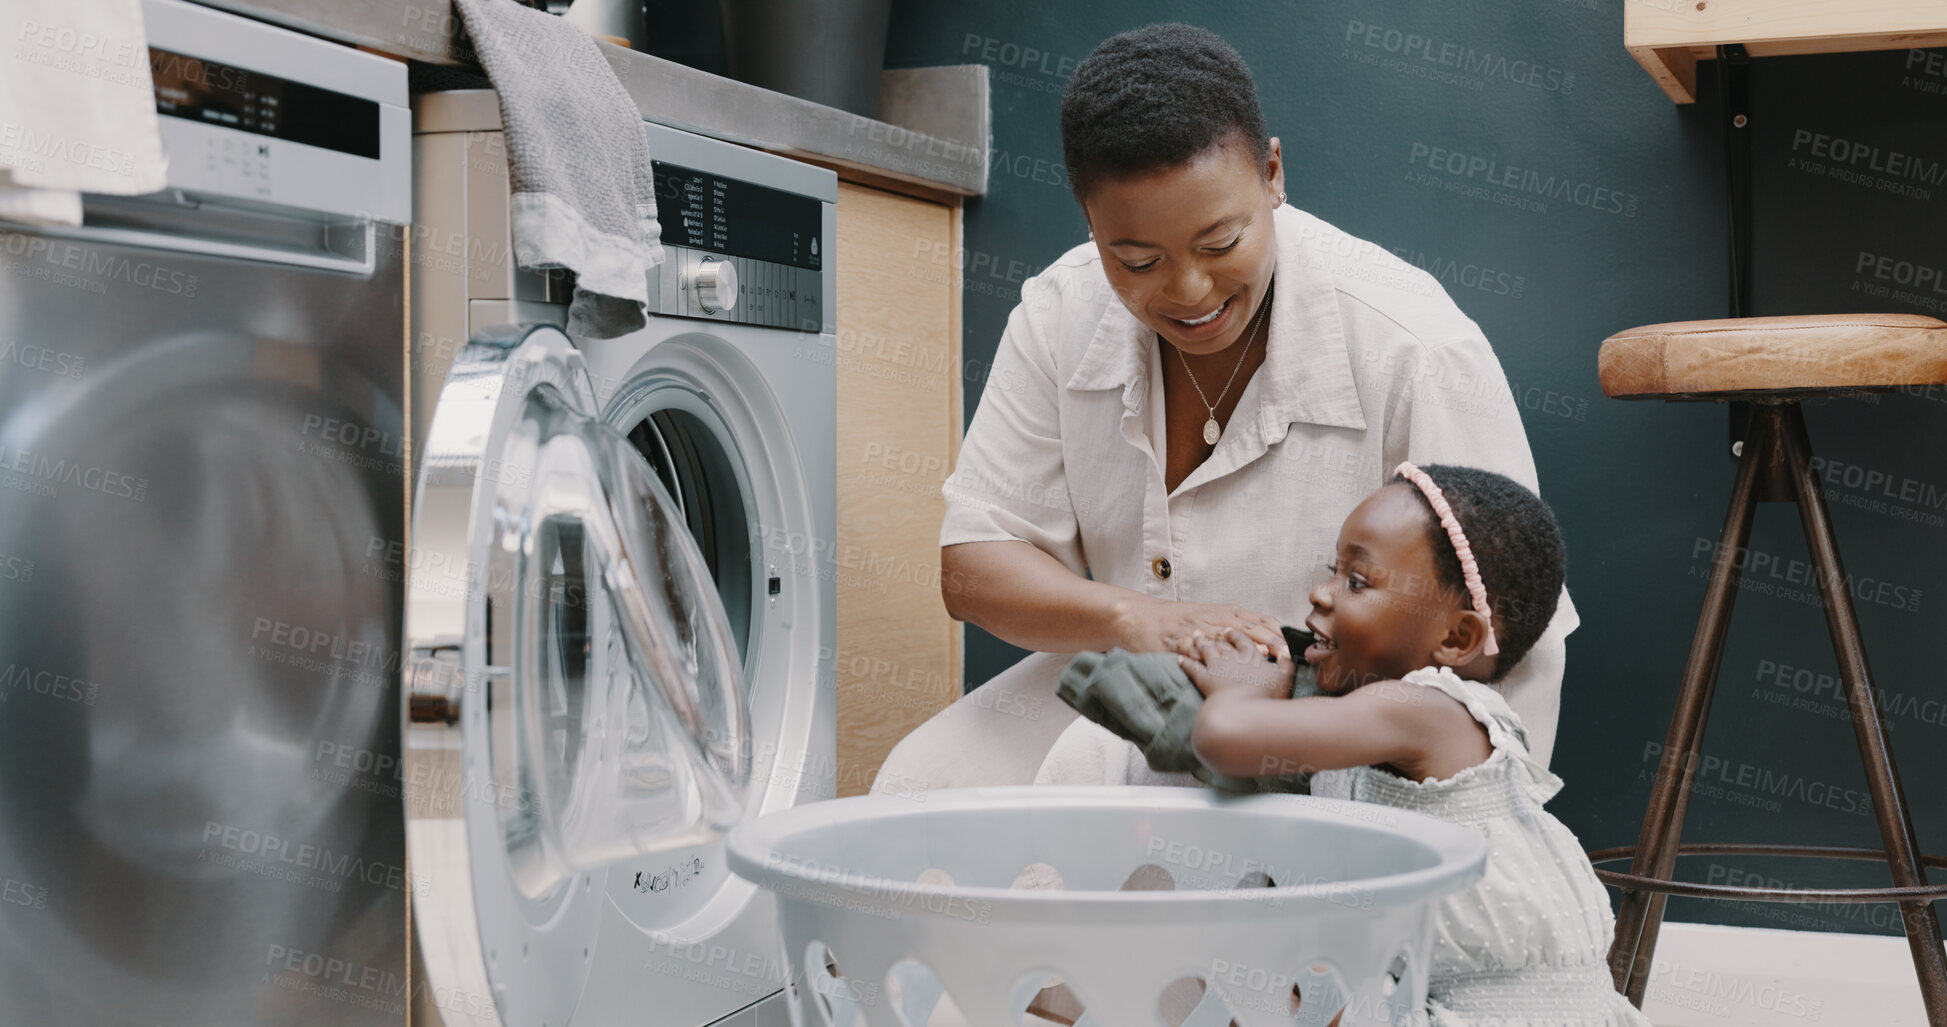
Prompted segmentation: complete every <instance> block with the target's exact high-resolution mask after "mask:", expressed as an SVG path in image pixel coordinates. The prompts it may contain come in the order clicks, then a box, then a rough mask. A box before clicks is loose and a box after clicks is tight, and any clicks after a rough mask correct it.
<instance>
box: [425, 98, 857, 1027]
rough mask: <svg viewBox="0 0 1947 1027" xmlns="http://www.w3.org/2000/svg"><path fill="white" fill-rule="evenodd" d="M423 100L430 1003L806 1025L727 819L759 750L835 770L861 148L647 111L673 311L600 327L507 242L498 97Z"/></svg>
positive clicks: (658, 304) (778, 774) (449, 1010)
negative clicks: (839, 338) (718, 128)
mask: <svg viewBox="0 0 1947 1027" xmlns="http://www.w3.org/2000/svg"><path fill="white" fill-rule="evenodd" d="M414 119H415V121H414V131H415V140H414V174H415V189H414V233H413V234H414V238H415V240H419V241H422V242H423V243H424V245H423V246H421V247H419V248H417V249H416V250H415V260H414V265H413V269H412V320H413V324H412V328H413V346H412V354H413V361H414V363H413V370H412V375H411V378H412V390H413V411H414V413H413V423H414V425H415V428H416V429H418V428H420V427H421V426H423V429H424V430H416V431H415V433H414V434H415V438H423V439H424V451H423V458H422V459H421V460H420V463H421V464H422V467H423V469H422V470H421V471H420V472H419V482H418V492H417V493H416V494H417V496H418V499H417V503H416V507H415V510H414V516H413V529H412V532H413V535H412V541H411V545H410V546H409V547H408V550H407V553H408V555H407V557H406V559H405V562H406V563H407V564H408V567H407V573H408V579H409V595H408V609H407V615H406V641H407V645H408V646H409V649H410V653H411V656H410V660H409V663H410V667H409V671H408V692H409V701H410V704H411V709H412V718H411V723H410V724H409V725H408V726H407V728H406V739H405V746H406V751H405V757H406V758H405V762H406V766H407V774H408V777H409V778H411V779H414V780H423V781H428V782H440V783H441V784H442V785H443V787H442V788H440V789H436V790H435V789H429V790H425V791H417V790H415V791H412V792H409V793H408V796H407V798H408V805H407V816H408V822H409V827H408V832H409V845H410V853H411V860H412V864H413V867H414V874H415V880H418V879H420V878H421V875H423V877H424V880H425V882H426V885H427V887H426V890H425V891H424V892H416V893H415V895H414V900H413V902H414V905H413V930H414V946H413V949H414V951H413V955H414V959H415V964H414V967H415V970H414V972H415V977H416V979H422V980H424V981H426V982H427V988H426V989H425V991H424V992H423V993H420V994H418V995H416V998H418V999H420V1000H421V1001H419V1002H417V1003H416V1004H415V1015H416V1017H418V1018H419V1019H416V1020H415V1022H416V1023H417V1022H427V1023H447V1024H460V1023H465V1024H495V1023H504V1024H508V1025H521V1027H526V1025H531V1024H553V1025H556V1027H560V1025H564V1024H570V1023H572V1024H577V1025H586V1027H611V1025H629V1024H634V1025H641V1027H700V1025H703V1024H712V1023H722V1024H725V1025H733V1024H734V1025H738V1027H748V1025H763V1027H769V1025H771V1024H781V1023H784V1022H785V1020H784V1017H785V1014H784V1011H783V1009H782V1005H781V1003H778V1002H777V1001H775V997H776V996H777V994H778V993H779V992H780V990H781V989H783V988H784V987H785V986H786V982H785V975H784V966H785V961H784V960H783V958H782V953H781V952H780V951H779V948H778V938H777V933H776V923H775V910H774V907H773V904H772V902H771V900H770V899H769V897H768V896H766V895H764V894H762V893H761V892H758V891H757V890H756V889H755V888H754V887H753V886H752V885H751V884H749V883H747V882H745V881H742V880H741V879H738V878H736V877H734V876H732V875H731V874H730V873H729V869H728V867H727V866H726V865H725V862H724V859H723V846H722V841H721V839H720V838H716V837H713V836H712V831H711V830H710V829H711V827H712V825H713V824H719V823H721V822H722V820H723V816H722V814H723V813H724V812H725V811H724V810H723V809H722V805H723V802H722V798H723V796H722V788H721V787H720V784H721V782H722V781H730V780H733V779H735V778H737V777H738V776H739V775H740V774H743V773H747V774H748V789H747V793H746V798H745V799H744V801H743V802H742V803H741V804H739V808H738V809H737V812H741V813H743V814H745V815H755V814H759V813H763V812H768V811H771V810H776V809H781V808H784V807H787V806H791V805H794V804H797V803H800V802H806V801H812V800H815V799H820V798H827V797H829V796H830V795H831V794H832V793H833V791H834V786H835V782H836V763H835V757H836V737H835V721H836V712H835V711H836V689H835V685H834V678H833V665H834V662H835V661H834V643H835V638H836V633H835V628H834V624H835V621H834V605H835V599H836V584H835V578H836V574H835V572H836V570H837V562H836V554H835V552H834V548H833V539H834V537H835V531H836V512H835V499H834V493H835V489H836V479H837V468H836V459H837V457H836V450H837V443H836V369H835V363H834V361H833V359H832V358H833V356H834V355H835V353H836V346H835V333H834V327H833V308H834V301H835V285H834V281H833V277H832V275H831V274H830V273H829V265H828V264H827V263H826V261H827V260H828V259H829V258H830V256H831V253H832V237H833V233H834V228H835V201H836V199H837V180H836V176H835V175H833V174H832V173H831V172H829V171H825V170H823V169H818V168H813V167H809V166H807V165H804V164H800V163H797V162H795V161H790V160H786V159H784V158H781V157H777V156H774V155H771V154H765V153H761V152H757V151H753V150H749V149H745V148H743V147H738V146H733V145H730V144H728V143H723V142H720V141H717V140H712V139H707V138H703V137H700V136H696V135H692V134H690V133H686V132H680V131H676V130H673V129H670V128H666V127H663V126H660V125H655V124H647V123H645V124H644V125H643V131H644V132H645V133H646V134H647V136H648V140H649V149H650V154H651V156H652V157H653V158H654V160H655V165H656V178H657V193H658V197H657V199H658V205H659V216H660V220H661V223H662V229H663V233H662V241H663V245H664V246H665V248H666V249H667V251H668V260H667V261H666V262H665V263H664V264H663V265H661V266H660V267H659V268H658V269H657V273H656V275H655V277H654V278H653V280H652V281H651V283H650V292H651V296H652V297H653V304H652V312H651V316H650V318H649V324H648V326H647V327H646V328H644V329H643V330H641V331H639V332H635V333H633V334H631V335H628V336H624V337H622V338H616V339H608V340H594V341H582V342H580V343H579V344H577V343H571V342H570V341H569V340H568V339H567V337H566V336H564V335H562V334H561V333H560V332H559V331H557V330H556V329H555V327H552V326H558V325H560V324H562V323H564V322H565V319H566V318H565V315H566V306H565V304H564V303H563V302H561V299H562V294H563V292H564V289H563V288H562V286H563V285H564V284H565V283H563V282H562V281H560V280H559V279H558V278H557V279H554V280H550V279H549V278H548V277H547V276H544V275H541V274H536V273H529V272H522V271H518V270H517V269H515V268H514V266H513V261H512V260H511V259H510V257H509V254H511V252H512V240H511V238H510V235H509V227H508V222H509V217H508V211H509V203H510V196H509V194H508V179H507V170H506V163H505V161H506V152H507V150H506V146H505V142H504V137H503V135H502V132H501V126H500V118H499V110H498V106H497V104H496V102H495V98H494V95H493V94H492V93H490V92H477V91H473V92H454V93H436V94H429V95H424V96H421V97H418V98H416V99H415V110H414ZM415 448H416V449H417V448H418V447H415ZM632 534H633V535H636V536H638V537H640V538H641V539H642V540H643V541H641V542H639V543H634V544H631V543H629V542H628V541H627V540H628V539H629V538H630V537H631V535H632ZM638 593H639V594H640V595H641V596H643V597H646V598H640V599H638V598H632V596H636V595H637V594H638ZM632 607H634V608H636V609H635V612H631V608H632ZM632 621H633V623H634V626H633V627H631V623H632ZM632 634H633V635H634V636H636V637H637V638H638V639H640V640H641V641H640V643H639V642H638V641H637V640H636V639H632V638H631V635H632ZM658 639H660V641H658ZM659 651H660V652H663V653H665V654H673V655H674V657H675V658H664V659H663V660H662V661H661V662H658V660H657V659H656V658H655V654H656V653H658V652H659ZM713 666H714V667H715V668H716V670H715V671H713V670H712V667H713ZM726 669H727V670H728V671H729V672H730V673H727V674H726V673H723V671H724V670H726ZM739 682H741V683H740V684H739ZM726 685H728V686H730V687H731V688H733V689H735V690H736V692H735V693H734V694H726V692H725V690H724V688H725V686H726ZM739 706H741V707H743V708H747V711H748V716H747V720H745V724H744V726H743V727H741V728H739V727H734V726H733V725H734V724H735V722H736V721H737V720H738V719H739V716H740V714H738V713H737V712H735V708H736V707H739ZM746 743H747V744H746ZM740 748H741V755H740V753H739V751H738V750H739V749H740ZM745 760H747V767H746V764H745V763H744V762H743V761H745ZM577 825H581V826H582V828H585V829H578V827H577ZM619 825H626V830H616V828H617V827H618V826H619Z"/></svg>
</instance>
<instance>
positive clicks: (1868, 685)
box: [1782, 404, 1947, 1024]
mask: <svg viewBox="0 0 1947 1027" xmlns="http://www.w3.org/2000/svg"><path fill="white" fill-rule="evenodd" d="M1783 428H1784V430H1783V438H1782V441H1783V443H1784V448H1785V460H1786V461H1787V464H1788V466H1789V468H1790V472H1791V479H1792V483H1793V486H1794V489H1795V491H1796V492H1797V494H1798V516H1799V520H1800V521H1802V522H1803V523H1804V526H1805V543H1806V545H1807V546H1808V547H1809V548H1810V549H1811V551H1812V564H1813V566H1814V567H1815V568H1817V570H1818V575H1819V594H1820V595H1821V596H1823V597H1824V598H1825V623H1826V627H1827V628H1828V629H1829V630H1830V631H1831V632H1832V648H1833V651H1834V653H1835V654H1836V655H1837V656H1838V658H1839V677H1840V678H1841V679H1842V680H1844V681H1845V683H1846V701H1847V703H1848V704H1849V705H1850V707H1851V709H1852V731H1853V735H1854V737H1855V738H1857V739H1858V742H1859V756H1860V759H1861V760H1862V761H1863V762H1864V763H1865V764H1866V787H1867V790H1868V791H1870V792H1871V793H1872V796H1873V815H1874V816H1875V817H1876V818H1878V820H1879V837H1880V841H1881V842H1882V843H1883V844H1884V845H1885V847H1886V863H1887V866H1888V867H1889V868H1890V869H1891V870H1892V873H1893V883H1894V885H1896V886H1900V887H1907V886H1912V885H1923V884H1926V883H1927V878H1926V871H1925V870H1924V869H1923V868H1922V867H1921V865H1920V859H1919V852H1920V845H1919V841H1918V839H1917V838H1916V837H1915V835H1914V833H1913V817H1912V816H1911V814H1910V813H1909V812H1908V810H1907V805H1906V793H1905V790H1904V789H1902V788H1901V787H1900V773H1899V770H1898V768H1897V767H1896V766H1895V765H1894V763H1893V752H1892V750H1891V749H1890V748H1889V747H1888V746H1887V744H1886V728H1885V724H1884V723H1883V722H1882V721H1881V720H1880V715H1879V703H1878V700H1877V697H1876V696H1875V693H1874V689H1873V675H1872V670H1871V668H1869V667H1868V666H1867V664H1866V646H1865V643H1864V642H1863V641H1862V640H1861V638H1860V636H1859V621H1858V620H1857V619H1856V618H1855V617H1854V616H1853V608H1852V591H1851V589H1850V588H1849V587H1848V586H1847V584H1846V572H1845V567H1844V565H1843V564H1841V562H1840V560H1839V545H1838V542H1837V541H1836V539H1835V538H1834V536H1833V533H1832V522H1831V519H1830V518H1829V517H1828V516H1827V513H1826V508H1825V497H1824V496H1823V495H1822V494H1820V492H1819V486H1818V480H1817V479H1816V478H1815V477H1813V474H1812V445H1811V441H1810V440H1809V439H1808V438H1807V436H1806V434H1805V419H1804V417H1803V416H1802V415H1801V414H1800V412H1799V409H1798V406H1797V405H1796V404H1793V405H1792V406H1791V408H1790V412H1789V413H1788V414H1787V415H1786V419H1785V424H1784V426H1783ZM1900 914H1901V915H1900V919H1901V920H1902V921H1903V922H1904V923H1905V924H1906V940H1907V946H1908V947H1909V948H1911V949H1912V950H1913V968H1914V971H1915V972H1916V973H1917V974H1918V975H1919V977H1920V995H1921V998H1922V999H1924V1000H1925V1002H1926V1006H1927V1020H1928V1022H1929V1023H1933V1024H1947V956H1943V954H1942V951H1941V942H1940V919H1939V917H1938V916H1937V915H1935V913H1934V908H1933V904H1932V903H1931V902H1926V901H1919V902H1902V903H1900Z"/></svg>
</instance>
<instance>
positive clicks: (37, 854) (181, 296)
mask: <svg viewBox="0 0 1947 1027" xmlns="http://www.w3.org/2000/svg"><path fill="white" fill-rule="evenodd" d="M144 15H145V20H146V22H147V26H148V32H149V37H150V44H151V58H152V60H151V64H152V68H153V70H154V75H155V95H156V102H157V106H158V110H159V112H160V113H161V114H162V115H164V116H163V117H162V118H161V123H162V135H163V141H164V144H165V147H166V149H167V152H168V155H169V160H170V169H169V185H170V187H169V189H167V190H165V191H164V192H163V193H160V194H157V195H153V196H146V197H137V198H132V199H110V198H106V197H88V198H87V200H86V206H85V211H86V222H85V224H84V225H83V226H82V227H80V228H78V229H72V230H64V231H37V230H28V229H24V228H18V227H7V226H4V225H0V1020H4V1021H5V1022H7V1023H10V1024H50V1025H51V1024H89V1025H96V1024H109V1025H121V1024H127V1025H138V1024H139V1025H142V1027H156V1025H167V1027H184V1025H204V1024H225V1025H245V1024H272V1023H276V1024H320V1025H323V1024H331V1025H356V1024H398V1023H400V1022H402V1021H403V1016H404V1009H405V1006H406V1003H407V1002H408V1001H409V999H410V995H409V984H408V982H407V979H406V964H407V960H406V941H405V929H404V925H405V919H406V909H407V897H408V889H409V888H410V887H411V886H412V881H411V878H410V877H409V875H408V873H407V868H406V866H405V861H404V856H405V839H404V823H403V815H402V799H403V792H404V790H405V789H406V788H407V787H409V784H410V782H408V781H406V780H405V779H404V777H403V772H402V768H401V765H400V762H399V760H398V758H397V754H398V752H399V733H400V732H399V724H398V712H397V711H398V708H399V696H400V692H399V684H398V682H399V656H398V654H399V652H400V646H399V640H398V631H399V623H400V609H401V586H402V576H401V575H399V574H397V573H393V574H390V575H387V574H384V573H372V574H366V573H360V571H361V570H363V569H366V568H368V567H369V566H371V565H370V564H368V560H370V559H371V556H372V554H383V553H386V552H391V551H394V550H395V549H397V547H399V545H400V544H401V541H402V539H403V534H404V518H403V510H404V503H405V484H406V480H405V467H404V461H405V459H406V451H407V449H406V447H407V441H406V430H407V428H406V419H405V416H404V401H405V389H404V381H403V359H402V351H403V335H404V332H403V329H404V281H403V274H402V265H401V251H400V246H399V244H398V241H397V239H396V238H395V236H394V230H393V228H392V227H391V226H394V225H398V224H403V223H404V222H405V221H406V219H407V217H408V216H409V213H410V212H409V209H408V195H409V194H408V189H409V184H410V178H409V168H408V164H407V160H408V158H409V154H408V146H409V143H408V118H409V115H408V111H407V108H406V82H405V70H404V68H403V66H401V65H399V64H397V63H395V62H392V61H387V60H383V59H380V58H377V57H373V56H370V55H367V54H363V53H359V52H357V51H355V50H353V49H350V48H348V47H343V46H338V45H335V44H331V43H326V42H323V41H320V40H316V39H312V38H310V37H307V36H303V35H300V34H298V33H294V32H289V31H285V30H282V29H277V28H273V27H270V26H266V25H262V24H258V23H255V22H252V21H249V20H247V19H243V18H238V17H234V16H231V15H227V14H223V13H220V12H216V11H211V10H207V9H204V8H200V7H195V6H192V5H189V4H184V3H177V2H174V0H144Z"/></svg>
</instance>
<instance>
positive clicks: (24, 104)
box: [0, 0, 168, 225]
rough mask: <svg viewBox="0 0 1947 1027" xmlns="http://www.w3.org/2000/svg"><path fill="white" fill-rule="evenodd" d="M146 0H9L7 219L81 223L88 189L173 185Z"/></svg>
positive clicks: (4, 147)
mask: <svg viewBox="0 0 1947 1027" xmlns="http://www.w3.org/2000/svg"><path fill="white" fill-rule="evenodd" d="M167 168H168V159H167V158H166V157H165V156H164V154H163V152H162V135H161V132H160V131H159V130H158V128H157V126H156V112H155V91H154V86H153V85H152V83H151V81H150V78H149V43H148V35H147V33H146V32H144V31H143V26H142V0H5V2H4V3H0V219H4V220H7V221H15V222H24V223H27V224H41V225H78V224H80V223H81V194H82V193H111V194H114V195H119V196H134V195H139V194H142V193H152V192H155V191H156V190H158V189H161V188H162V187H163V186H164V184H166V181H167V180H166V177H165V175H164V172H165V171H166V170H167Z"/></svg>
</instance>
